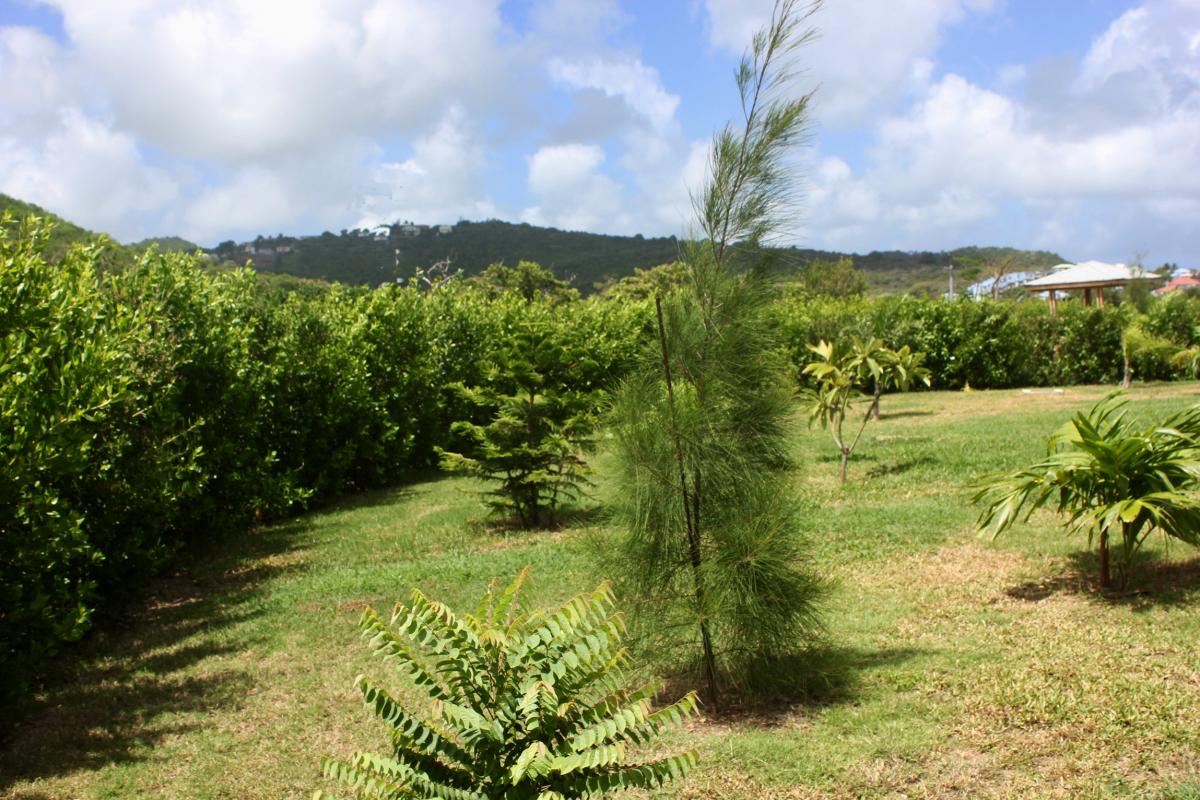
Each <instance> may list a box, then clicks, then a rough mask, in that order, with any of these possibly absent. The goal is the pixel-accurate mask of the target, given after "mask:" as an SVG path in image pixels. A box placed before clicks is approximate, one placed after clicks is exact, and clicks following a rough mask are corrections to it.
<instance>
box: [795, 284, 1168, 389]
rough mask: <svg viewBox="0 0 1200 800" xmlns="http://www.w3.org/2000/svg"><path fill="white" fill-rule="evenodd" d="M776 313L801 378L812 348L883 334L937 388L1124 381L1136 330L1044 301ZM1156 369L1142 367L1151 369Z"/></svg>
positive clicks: (811, 306)
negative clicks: (918, 358) (1126, 350)
mask: <svg viewBox="0 0 1200 800" xmlns="http://www.w3.org/2000/svg"><path fill="white" fill-rule="evenodd" d="M773 314H774V316H775V319H776V322H777V325H778V327H779V332H780V335H781V336H782V337H783V338H784V340H785V341H786V342H787V346H788V352H789V353H790V354H791V357H792V363H793V364H794V366H795V368H796V371H797V373H798V374H799V373H800V371H802V370H803V368H804V366H805V364H806V363H807V361H808V350H807V348H808V346H809V345H813V344H816V343H817V342H820V341H821V340H825V341H840V340H843V339H847V338H850V337H853V336H858V337H860V338H871V337H877V338H879V339H881V340H882V341H883V342H884V344H886V345H887V346H888V347H890V348H892V349H898V348H900V347H903V346H908V347H909V348H910V350H912V351H914V352H922V353H925V354H926V361H925V365H926V366H927V367H928V368H929V370H930V371H931V373H932V375H933V383H932V386H933V388H937V389H960V388H962V387H964V386H967V385H970V386H972V387H974V388H977V389H1001V388H1008V387H1014V386H1055V385H1067V384H1079V383H1084V384H1087V383H1115V382H1117V381H1118V380H1120V379H1121V376H1122V373H1123V370H1124V354H1123V350H1122V341H1123V339H1124V335H1125V331H1126V329H1127V328H1128V326H1129V324H1130V318H1129V313H1128V312H1127V311H1126V310H1125V309H1123V308H1120V307H1114V306H1108V307H1105V308H1097V307H1087V306H1084V305H1082V304H1080V303H1075V302H1060V303H1059V314H1058V316H1052V315H1051V314H1050V310H1049V308H1048V306H1047V304H1046V303H1045V302H1044V301H1041V300H1037V299H1029V300H1022V301H1006V300H1002V301H998V302H997V301H991V300H980V301H976V300H968V299H960V300H953V301H945V300H933V299H925V298H918V297H908V296H897V297H881V298H847V299H832V298H816V299H810V300H800V299H798V298H795V297H786V296H785V297H784V298H782V299H780V300H779V301H778V302H777V303H776V304H775V306H774V308H773ZM1137 344H1140V342H1137ZM1147 344H1149V343H1147ZM1131 355H1132V356H1133V358H1134V360H1135V361H1137V360H1138V358H1139V357H1140V356H1139V352H1137V351H1135V352H1134V353H1132V354H1131ZM1148 358H1149V357H1148ZM1152 363H1153V362H1152V361H1149V360H1145V361H1143V365H1144V366H1146V367H1147V368H1148V367H1149V366H1150V365H1151V364H1152ZM1141 377H1146V378H1150V377H1151V376H1150V375H1148V374H1147V375H1142V376H1141Z"/></svg>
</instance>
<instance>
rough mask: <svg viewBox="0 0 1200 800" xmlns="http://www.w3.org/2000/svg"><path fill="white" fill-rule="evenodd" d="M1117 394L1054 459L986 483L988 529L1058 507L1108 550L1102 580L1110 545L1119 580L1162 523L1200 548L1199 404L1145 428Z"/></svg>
mask: <svg viewBox="0 0 1200 800" xmlns="http://www.w3.org/2000/svg"><path fill="white" fill-rule="evenodd" d="M1125 403H1126V401H1125V400H1123V399H1121V397H1120V393H1119V392H1114V393H1112V394H1109V395H1108V396H1107V397H1105V398H1104V399H1103V400H1101V401H1100V402H1098V403H1097V404H1096V405H1095V406H1093V407H1092V408H1091V409H1090V410H1089V411H1086V412H1079V413H1077V414H1076V415H1075V418H1074V419H1072V420H1070V421H1069V422H1067V423H1066V424H1064V425H1063V426H1062V428H1060V429H1059V430H1058V431H1057V432H1056V433H1055V434H1054V435H1053V436H1051V437H1050V441H1049V443H1048V444H1047V454H1046V458H1045V459H1044V460H1042V461H1040V462H1038V463H1037V464H1034V465H1032V466H1030V467H1026V468H1024V469H1020V470H1017V471H1015V472H1011V473H1008V474H997V475H989V476H985V477H984V478H982V479H981V480H980V482H979V487H980V488H979V491H978V492H977V493H976V494H975V496H974V498H973V501H972V502H975V503H982V504H984V508H983V511H982V513H981V514H980V516H979V522H978V525H979V528H980V529H981V530H983V529H987V528H991V530H992V536H993V537H995V536H998V535H1000V534H1001V533H1003V532H1004V531H1005V530H1007V529H1008V528H1010V527H1012V525H1013V524H1015V523H1016V522H1018V521H1019V520H1021V519H1026V520H1027V519H1028V518H1029V515H1030V514H1032V513H1033V512H1034V511H1036V510H1037V509H1039V508H1041V507H1043V506H1046V505H1051V504H1053V505H1054V506H1055V507H1056V510H1057V511H1058V513H1059V514H1065V515H1067V521H1066V523H1065V525H1066V527H1067V529H1068V530H1070V531H1072V532H1081V531H1082V532H1086V533H1087V535H1088V544H1089V545H1090V544H1091V543H1092V542H1097V543H1098V545H1099V551H1100V586H1101V587H1102V588H1108V587H1109V586H1110V585H1111V583H1112V578H1111V573H1110V568H1109V545H1110V542H1111V541H1112V540H1114V539H1117V537H1118V536H1119V537H1120V538H1119V540H1118V546H1117V568H1118V571H1119V573H1120V578H1121V585H1122V586H1124V585H1125V583H1126V582H1127V581H1128V579H1129V568H1130V566H1131V564H1132V563H1133V558H1134V556H1135V555H1136V554H1137V552H1138V549H1139V548H1140V547H1141V545H1142V542H1144V541H1145V540H1146V537H1147V536H1149V535H1150V534H1151V533H1152V532H1153V531H1154V530H1156V529H1157V530H1160V531H1162V532H1163V533H1164V534H1165V535H1167V536H1170V537H1172V538H1175V539H1179V540H1180V541H1183V542H1186V543H1188V544H1191V545H1195V546H1200V502H1198V501H1197V499H1196V489H1197V488H1198V486H1200V405H1196V406H1193V407H1191V408H1190V409H1187V410H1186V411H1183V412H1180V413H1179V414H1175V415H1173V416H1171V417H1170V418H1169V419H1167V420H1165V421H1164V422H1162V423H1161V424H1159V425H1151V426H1149V427H1145V428H1143V427H1138V426H1137V425H1136V424H1135V423H1134V421H1133V420H1131V419H1130V418H1129V417H1128V416H1127V414H1126V411H1125Z"/></svg>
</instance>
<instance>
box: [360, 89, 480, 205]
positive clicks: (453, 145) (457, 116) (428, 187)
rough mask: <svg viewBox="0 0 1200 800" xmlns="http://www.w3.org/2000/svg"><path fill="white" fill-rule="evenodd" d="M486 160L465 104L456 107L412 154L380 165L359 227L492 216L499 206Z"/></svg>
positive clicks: (415, 147) (375, 173) (425, 137)
mask: <svg viewBox="0 0 1200 800" xmlns="http://www.w3.org/2000/svg"><path fill="white" fill-rule="evenodd" d="M486 164H487V156H486V153H485V152H484V148H483V145H482V143H481V142H480V140H479V137H478V133H477V131H475V130H474V129H473V127H472V126H471V123H470V121H469V120H468V119H467V117H466V115H465V114H464V113H463V111H462V110H461V109H458V108H452V109H450V111H449V112H447V114H446V116H445V118H444V119H443V120H442V121H441V122H440V123H439V124H438V125H437V126H436V127H435V128H434V129H433V130H432V131H430V132H429V133H428V134H426V135H425V136H422V137H421V138H420V139H418V140H417V141H416V143H415V144H414V145H413V155H412V157H411V158H408V159H406V160H404V161H402V162H388V163H382V164H379V165H378V167H377V168H376V169H375V171H374V182H375V187H376V188H377V190H378V191H376V192H371V193H368V194H367V195H366V202H365V204H364V208H363V216H362V217H361V218H360V219H359V220H358V223H357V225H356V227H364V228H369V227H373V226H374V225H378V224H381V223H387V222H394V221H395V220H400V219H411V220H428V221H429V222H445V223H451V222H455V221H456V220H458V219H460V218H467V219H480V218H488V217H492V216H494V215H495V213H496V208H495V205H494V204H493V203H492V201H491V199H490V198H489V197H488V196H487V194H486V192H485V190H484V187H483V182H482V174H483V172H484V170H485V168H486Z"/></svg>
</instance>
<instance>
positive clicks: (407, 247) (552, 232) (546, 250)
mask: <svg viewBox="0 0 1200 800" xmlns="http://www.w3.org/2000/svg"><path fill="white" fill-rule="evenodd" d="M210 252H211V253H212V254H213V255H215V256H216V257H218V258H220V259H221V260H224V261H236V262H237V263H245V262H248V261H249V262H252V263H253V266H254V267H255V268H256V269H258V270H260V271H264V272H276V273H286V274H290V275H296V276H299V277H303V278H315V279H319V280H326V281H337V282H340V283H347V284H366V285H378V284H380V283H385V282H390V281H393V280H395V279H396V278H408V277H410V276H412V275H413V274H414V273H415V272H416V270H417V269H427V268H428V267H430V266H431V265H433V264H437V263H443V262H448V263H449V265H450V268H451V269H452V270H459V269H461V270H462V271H463V273H464V274H466V275H476V274H479V273H480V272H482V271H483V270H484V269H486V268H487V267H488V266H489V265H491V264H496V263H503V264H507V265H509V266H515V265H516V264H517V263H518V262H520V261H536V262H537V263H539V264H541V265H543V266H545V267H547V268H548V269H550V270H551V271H552V272H553V273H554V274H555V275H556V276H558V277H560V278H566V279H569V280H571V282H572V283H573V285H574V286H576V287H577V288H578V289H579V290H580V291H582V292H583V293H584V294H587V293H590V292H591V291H593V290H595V288H596V287H597V286H598V285H604V284H608V283H611V282H613V281H616V280H619V279H620V278H623V277H627V276H630V275H632V274H634V270H637V269H646V268H649V267H653V266H657V265H659V264H664V263H668V262H671V261H674V260H675V259H676V258H678V255H679V242H678V241H677V240H676V239H675V237H673V236H671V237H644V236H641V235H637V236H609V235H603V234H596V233H582V232H577V231H563V230H558V229H555V228H541V227H537V226H534V225H529V224H525V223H521V224H514V223H510V222H502V221H499V220H489V221H487V222H459V223H457V224H456V225H453V226H433V225H428V226H427V225H412V224H396V225H391V226H386V227H380V228H379V229H376V230H371V231H368V230H361V229H359V230H343V231H342V232H341V233H340V234H334V233H331V232H325V233H323V234H321V235H320V236H304V237H289V236H275V237H270V238H267V237H261V236H260V237H258V238H257V239H255V240H254V241H252V242H244V243H242V244H238V243H235V242H232V241H229V242H222V243H221V244H220V245H218V246H217V247H216V248H214V249H213V250H211V251H210ZM775 254H776V258H775V259H774V267H775V269H776V271H778V272H779V273H780V274H782V275H791V274H793V273H795V272H796V271H798V270H800V269H801V268H802V267H803V265H804V264H807V263H809V262H812V261H838V260H841V259H844V258H848V259H850V260H851V262H852V263H853V265H854V268H855V269H856V270H859V271H861V272H862V273H863V274H864V276H865V277H866V281H867V286H868V290H869V291H870V292H871V293H873V294H897V293H905V292H912V293H917V294H937V293H940V292H943V291H945V287H946V285H947V275H948V268H949V266H950V264H951V263H953V264H954V265H955V280H956V281H959V282H960V283H959V286H960V288H961V287H963V286H966V285H967V284H968V283H971V282H973V281H976V280H980V279H983V278H986V277H987V276H988V274H989V272H990V270H991V269H992V265H999V264H1002V263H1009V264H1013V265H1017V266H1018V267H1019V268H1021V269H1039V268H1047V267H1050V266H1053V265H1055V264H1058V263H1061V262H1062V261H1063V259H1062V258H1061V257H1060V256H1058V255H1056V254H1054V253H1048V252H1045V251H1027V250H1016V249H1013V248H1002V247H965V248H960V249H957V250H951V251H943V252H903V251H882V252H881V251H874V252H871V253H868V254H866V255H860V254H856V253H837V252H829V251H823V250H812V249H804V248H795V247H787V248H779V249H777V250H776V251H775Z"/></svg>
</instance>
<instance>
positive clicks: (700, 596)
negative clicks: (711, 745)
mask: <svg viewBox="0 0 1200 800" xmlns="http://www.w3.org/2000/svg"><path fill="white" fill-rule="evenodd" d="M654 310H655V312H656V313H657V315H658V344H659V349H660V350H661V352H662V363H663V378H664V379H665V381H666V384H667V407H668V409H669V410H670V418H671V438H672V439H674V441H675V460H676V462H677V464H678V466H679V490H680V492H681V493H682V496H683V514H684V519H685V521H686V524H687V536H688V555H689V556H690V557H691V562H692V582H693V585H694V586H695V591H696V610H697V612H698V613H699V615H700V641H701V643H702V645H703V648H704V676H705V680H706V682H707V683H708V695H709V700H710V701H711V702H712V707H713V711H714V712H719V711H720V710H721V699H720V694H719V692H718V689H717V661H716V657H715V656H714V654H713V644H712V634H711V632H710V631H709V628H708V616H707V614H708V611H707V603H706V602H705V597H704V580H703V577H702V575H701V574H700V568H701V566H702V564H703V557H702V553H701V550H700V473H699V471H697V473H696V475H695V484H696V485H695V492H694V493H691V492H688V484H687V472H686V469H685V468H684V458H683V442H682V440H681V439H680V437H679V426H678V425H677V424H676V421H675V386H674V383H673V382H672V381H671V359H670V356H669V355H668V350H667V328H666V325H664V324H663V312H662V299H661V298H660V297H659V296H658V295H657V294H656V295H655V296H654Z"/></svg>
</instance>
